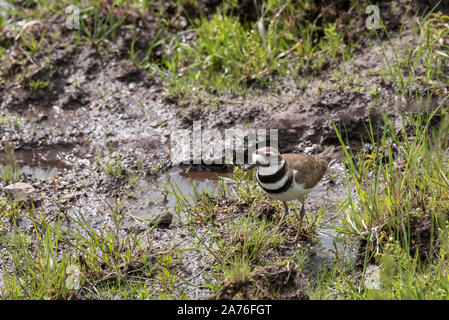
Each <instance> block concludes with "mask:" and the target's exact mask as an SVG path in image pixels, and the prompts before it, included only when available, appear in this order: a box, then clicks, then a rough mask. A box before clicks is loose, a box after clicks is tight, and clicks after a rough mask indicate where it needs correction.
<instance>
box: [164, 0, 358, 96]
mask: <svg viewBox="0 0 449 320" xmlns="http://www.w3.org/2000/svg"><path fill="white" fill-rule="evenodd" d="M306 2H307V1H304V2H302V1H300V2H299V3H294V4H293V3H292V2H289V1H287V2H285V3H284V2H279V1H267V2H266V3H265V7H264V8H265V10H264V12H263V17H261V19H260V20H258V21H256V22H252V23H251V22H247V23H242V22H240V21H239V20H238V19H237V18H236V17H235V16H234V15H233V11H232V10H226V8H227V7H226V6H225V5H223V9H222V10H220V11H219V12H218V13H216V14H215V15H214V16H213V17H212V18H211V19H207V18H202V19H197V20H196V21H194V23H193V27H194V30H193V31H194V32H195V34H196V35H197V39H196V41H195V42H194V43H183V42H180V41H179V39H172V40H171V41H170V42H168V50H169V52H168V53H167V54H166V56H165V59H164V60H163V65H164V66H165V68H166V69H168V71H169V74H170V77H171V80H170V81H169V86H170V88H171V89H170V90H171V91H172V93H174V94H178V93H183V92H186V90H187V91H188V90H195V89H199V88H205V89H208V90H214V91H218V92H222V91H227V90H231V91H233V92H237V93H241V92H244V91H246V89H247V88H249V87H251V86H253V87H254V86H256V87H270V83H271V82H272V81H273V77H274V76H275V75H283V76H285V75H291V76H292V77H293V78H294V79H296V78H297V77H298V75H300V74H304V73H315V72H318V71H320V70H321V69H322V68H323V66H324V64H325V63H326V62H333V63H338V62H340V61H346V60H348V59H349V58H350V57H351V56H352V44H350V43H349V44H346V43H345V42H344V37H343V35H342V34H341V33H339V32H338V31H337V29H336V26H335V24H327V25H325V26H323V27H320V26H317V25H315V24H313V23H312V22H310V21H308V20H303V19H300V18H299V17H300V16H301V14H302V13H304V11H305V10H306V9H305V7H306V4H305V3H306ZM320 32H322V33H324V36H323V37H321V38H320V37H319V36H318V34H319V33H320Z"/></svg>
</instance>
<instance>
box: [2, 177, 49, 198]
mask: <svg viewBox="0 0 449 320" xmlns="http://www.w3.org/2000/svg"><path fill="white" fill-rule="evenodd" d="M5 191H6V193H7V194H9V195H11V196H12V197H13V198H14V200H16V201H25V202H38V201H40V200H41V199H42V195H39V194H38V193H37V192H36V189H35V188H34V187H33V186H32V185H30V184H28V183H24V182H17V183H13V184H10V185H8V186H6V187H5Z"/></svg>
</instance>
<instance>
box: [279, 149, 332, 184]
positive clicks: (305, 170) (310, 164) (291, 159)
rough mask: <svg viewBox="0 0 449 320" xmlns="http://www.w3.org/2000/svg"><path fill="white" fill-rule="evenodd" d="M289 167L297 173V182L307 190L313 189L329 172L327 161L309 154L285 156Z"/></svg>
mask: <svg viewBox="0 0 449 320" xmlns="http://www.w3.org/2000/svg"><path fill="white" fill-rule="evenodd" d="M282 156H283V157H284V159H285V160H286V161H287V162H288V163H289V166H290V167H291V168H292V169H293V170H296V171H297V174H296V176H295V181H296V182H297V183H299V184H304V187H305V188H306V189H310V188H313V187H314V186H316V185H317V184H318V182H319V181H320V180H321V178H322V177H323V175H324V173H325V172H326V170H327V165H328V163H327V161H326V160H323V159H321V158H319V157H315V156H310V155H307V154H293V153H288V154H283V155H282Z"/></svg>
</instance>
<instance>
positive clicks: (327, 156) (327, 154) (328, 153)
mask: <svg viewBox="0 0 449 320" xmlns="http://www.w3.org/2000/svg"><path fill="white" fill-rule="evenodd" d="M334 150H335V146H329V147H327V148H326V149H324V151H323V152H321V153H320V154H319V155H318V157H320V158H321V159H324V160H326V161H327V162H328V163H329V162H331V161H332V156H333V155H334Z"/></svg>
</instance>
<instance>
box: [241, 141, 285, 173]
mask: <svg viewBox="0 0 449 320" xmlns="http://www.w3.org/2000/svg"><path fill="white" fill-rule="evenodd" d="M281 161H282V156H281V154H280V153H279V151H277V150H276V149H275V148H273V147H263V148H260V149H257V150H256V152H255V153H254V154H253V162H251V163H250V164H248V165H247V166H245V167H244V168H243V170H245V171H248V170H251V169H253V168H255V167H257V168H259V167H271V166H277V165H279V164H280V162H281Z"/></svg>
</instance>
